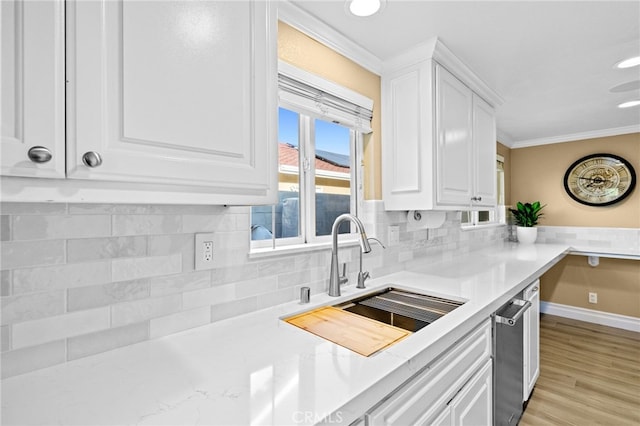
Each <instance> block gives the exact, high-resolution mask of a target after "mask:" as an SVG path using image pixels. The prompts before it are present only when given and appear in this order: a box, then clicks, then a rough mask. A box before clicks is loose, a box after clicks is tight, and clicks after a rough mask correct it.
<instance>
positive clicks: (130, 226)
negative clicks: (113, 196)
mask: <svg viewBox="0 0 640 426" xmlns="http://www.w3.org/2000/svg"><path fill="white" fill-rule="evenodd" d="M181 231H182V217H181V216H179V215H152V214H134V215H114V216H113V235H116V236H118V235H154V234H156V235H157V234H175V233H178V232H181Z"/></svg>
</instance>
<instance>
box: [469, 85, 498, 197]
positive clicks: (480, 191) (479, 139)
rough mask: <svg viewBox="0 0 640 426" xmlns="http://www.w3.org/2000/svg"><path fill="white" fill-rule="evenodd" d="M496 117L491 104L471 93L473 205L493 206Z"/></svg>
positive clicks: (495, 184) (495, 185) (495, 187)
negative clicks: (473, 168)
mask: <svg viewBox="0 0 640 426" xmlns="http://www.w3.org/2000/svg"><path fill="white" fill-rule="evenodd" d="M496 142H497V141H496V119H495V112H494V110H493V108H492V107H491V105H489V104H488V103H486V102H485V101H484V100H482V98H480V97H479V96H477V95H473V149H474V163H475V166H476V168H475V175H474V179H473V181H474V183H475V190H474V202H473V205H474V206H478V207H480V206H485V207H495V206H496V203H497V196H496V192H497V183H496V176H497V173H496Z"/></svg>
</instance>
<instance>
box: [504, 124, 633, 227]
mask: <svg viewBox="0 0 640 426" xmlns="http://www.w3.org/2000/svg"><path fill="white" fill-rule="evenodd" d="M596 153H610V154H616V155H619V156H621V157H623V158H625V159H626V160H627V161H629V162H630V163H631V164H632V165H633V167H634V168H635V169H636V174H638V173H640V133H633V134H628V135H619V136H611V137H606V138H596V139H587V140H581V141H575V142H565V143H557V144H551V145H540V146H534V147H530V148H520V149H512V150H511V173H512V176H511V201H512V203H513V204H515V203H516V202H517V201H523V202H525V201H529V202H531V201H537V200H540V201H541V202H542V204H546V207H545V209H544V213H545V217H544V219H543V220H541V221H540V225H547V226H598V227H618V228H639V227H640V187H638V186H636V189H635V190H634V192H633V193H632V194H631V195H630V196H629V197H627V198H626V199H624V200H623V201H621V202H620V203H617V204H613V205H611V206H607V207H591V206H585V205H583V204H580V203H578V202H576V201H574V200H573V199H572V198H570V197H569V195H567V193H566V192H565V190H564V184H563V178H564V174H565V172H566V170H567V168H568V167H569V166H570V165H571V164H572V163H573V162H574V161H576V160H578V159H579V158H581V157H584V156H585V155H588V154H596Z"/></svg>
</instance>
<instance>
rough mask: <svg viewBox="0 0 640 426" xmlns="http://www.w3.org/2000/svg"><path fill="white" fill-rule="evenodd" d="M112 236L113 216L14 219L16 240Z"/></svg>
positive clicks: (13, 230) (46, 216) (47, 216)
mask: <svg viewBox="0 0 640 426" xmlns="http://www.w3.org/2000/svg"><path fill="white" fill-rule="evenodd" d="M110 234H111V216H107V215H73V216H62V215H61V216H53V215H45V216H35V215H19V216H14V217H13V228H12V236H13V239H14V240H53V239H58V238H83V237H106V236H109V235H110Z"/></svg>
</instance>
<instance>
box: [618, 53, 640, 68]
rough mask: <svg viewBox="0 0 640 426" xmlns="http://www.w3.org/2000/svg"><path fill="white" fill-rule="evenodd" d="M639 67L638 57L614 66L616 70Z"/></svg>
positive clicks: (639, 59) (639, 60) (639, 58)
mask: <svg viewBox="0 0 640 426" xmlns="http://www.w3.org/2000/svg"><path fill="white" fill-rule="evenodd" d="M638 65H640V56H635V57H633V58H628V59H625V60H623V61H620V62H618V63H617V64H616V68H631V67H637V66H638Z"/></svg>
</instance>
